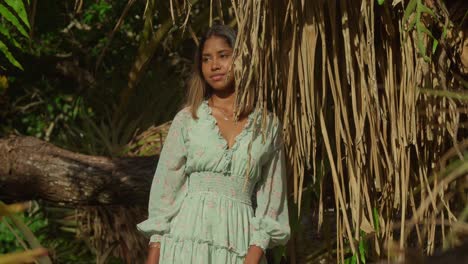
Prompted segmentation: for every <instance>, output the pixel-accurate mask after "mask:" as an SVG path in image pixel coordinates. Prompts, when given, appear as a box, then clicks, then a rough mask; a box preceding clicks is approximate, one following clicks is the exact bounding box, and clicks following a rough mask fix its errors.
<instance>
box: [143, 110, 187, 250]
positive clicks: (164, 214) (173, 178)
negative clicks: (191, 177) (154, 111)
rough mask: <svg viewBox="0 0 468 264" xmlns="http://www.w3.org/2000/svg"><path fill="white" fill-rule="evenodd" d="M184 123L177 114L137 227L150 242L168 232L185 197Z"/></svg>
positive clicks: (181, 116)
mask: <svg viewBox="0 0 468 264" xmlns="http://www.w3.org/2000/svg"><path fill="white" fill-rule="evenodd" d="M184 119H185V118H184V115H183V112H179V113H178V114H177V115H176V116H175V117H174V119H173V121H172V124H171V127H170V128H169V131H168V134H167V137H166V140H165V142H164V145H163V148H162V150H161V153H160V156H159V162H158V165H157V168H156V172H155V173H154V177H153V181H152V184H151V189H150V197H149V205H148V219H147V220H145V221H143V222H141V223H139V224H137V229H138V230H139V231H140V232H142V233H143V234H144V235H145V236H146V237H148V238H150V242H160V241H161V237H162V236H163V235H164V234H166V233H168V232H169V230H170V222H171V220H172V218H173V217H174V216H175V215H177V213H178V212H179V209H180V206H181V204H182V200H183V198H184V197H185V195H186V193H187V177H186V174H185V164H186V153H187V150H186V146H185V140H184V139H185V138H186V136H185V135H184V134H185V127H184V123H185V122H184Z"/></svg>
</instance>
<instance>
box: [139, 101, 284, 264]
mask: <svg viewBox="0 0 468 264" xmlns="http://www.w3.org/2000/svg"><path fill="white" fill-rule="evenodd" d="M197 116H198V119H193V118H192V115H191V113H190V111H189V109H188V108H185V109H183V110H181V111H180V112H178V113H177V115H176V116H175V118H174V120H173V122H172V124H171V127H170V129H169V132H168V135H167V137H166V140H165V142H164V146H163V149H162V151H161V154H160V158H159V163H158V165H157V168H156V172H155V174H154V178H153V182H152V185H151V190H150V199H149V206H148V215H149V216H148V219H147V220H145V221H143V222H141V223H139V224H138V225H137V228H138V230H139V231H141V232H142V233H143V234H144V235H145V236H147V237H148V238H149V239H150V242H161V251H160V252H161V253H160V259H159V261H160V262H159V263H161V264H179V263H180V264H190V263H197V264H198V263H200V264H243V262H244V259H245V256H246V254H247V251H248V248H249V246H250V245H256V246H259V247H260V248H262V249H263V250H265V249H267V248H271V247H274V246H277V245H284V244H285V243H286V242H287V241H288V239H289V236H290V226H289V218H288V207H287V197H286V170H285V154H284V146H283V141H282V128H281V124H280V123H279V122H278V121H277V119H276V118H274V117H273V115H272V114H271V113H269V114H268V116H267V119H266V122H265V124H266V125H265V129H264V130H263V131H261V130H260V123H261V117H260V110H259V109H257V110H256V111H253V112H252V113H251V114H250V115H249V116H248V120H247V122H246V125H245V126H244V128H243V130H242V132H241V133H240V134H239V135H238V136H237V137H236V139H235V143H234V144H233V146H232V147H231V148H229V147H228V143H227V141H226V140H225V139H224V138H223V137H222V135H221V133H220V131H219V128H218V125H217V122H216V119H215V118H214V116H213V115H212V113H211V108H210V106H209V105H208V102H207V100H204V101H203V102H202V103H201V105H200V106H199V108H198V109H197ZM252 198H255V200H256V206H255V207H254V204H253V202H252ZM261 263H266V259H265V257H263V259H262V261H261Z"/></svg>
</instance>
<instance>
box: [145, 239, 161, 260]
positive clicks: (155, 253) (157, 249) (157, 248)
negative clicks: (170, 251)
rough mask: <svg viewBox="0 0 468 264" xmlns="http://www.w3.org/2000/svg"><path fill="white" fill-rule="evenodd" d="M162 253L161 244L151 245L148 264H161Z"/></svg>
mask: <svg viewBox="0 0 468 264" xmlns="http://www.w3.org/2000/svg"><path fill="white" fill-rule="evenodd" d="M160 253H161V244H160V243H159V242H156V243H150V246H149V250H148V257H147V259H146V264H159V254H160Z"/></svg>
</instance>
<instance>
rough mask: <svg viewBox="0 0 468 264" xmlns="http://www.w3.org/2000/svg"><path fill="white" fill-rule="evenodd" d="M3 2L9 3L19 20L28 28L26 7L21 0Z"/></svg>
mask: <svg viewBox="0 0 468 264" xmlns="http://www.w3.org/2000/svg"><path fill="white" fill-rule="evenodd" d="M5 3H6V4H7V5H9V6H10V7H11V8H12V9H13V10H14V11H15V12H16V15H17V16H18V17H19V18H20V19H21V21H22V22H23V23H24V24H25V25H26V26H27V27H28V28H30V25H29V20H28V15H27V14H26V8H25V6H24V3H23V1H21V0H5Z"/></svg>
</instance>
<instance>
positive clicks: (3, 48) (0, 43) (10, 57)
mask: <svg viewBox="0 0 468 264" xmlns="http://www.w3.org/2000/svg"><path fill="white" fill-rule="evenodd" d="M0 51H1V52H2V53H3V55H4V56H5V57H6V58H7V59H8V61H9V62H10V63H11V64H13V65H14V66H15V67H17V68H19V69H21V70H23V66H21V64H20V63H19V62H18V61H17V60H16V59H15V57H14V56H13V54H11V52H10V51H9V50H8V47H7V46H6V45H5V43H3V41H1V40H0Z"/></svg>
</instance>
